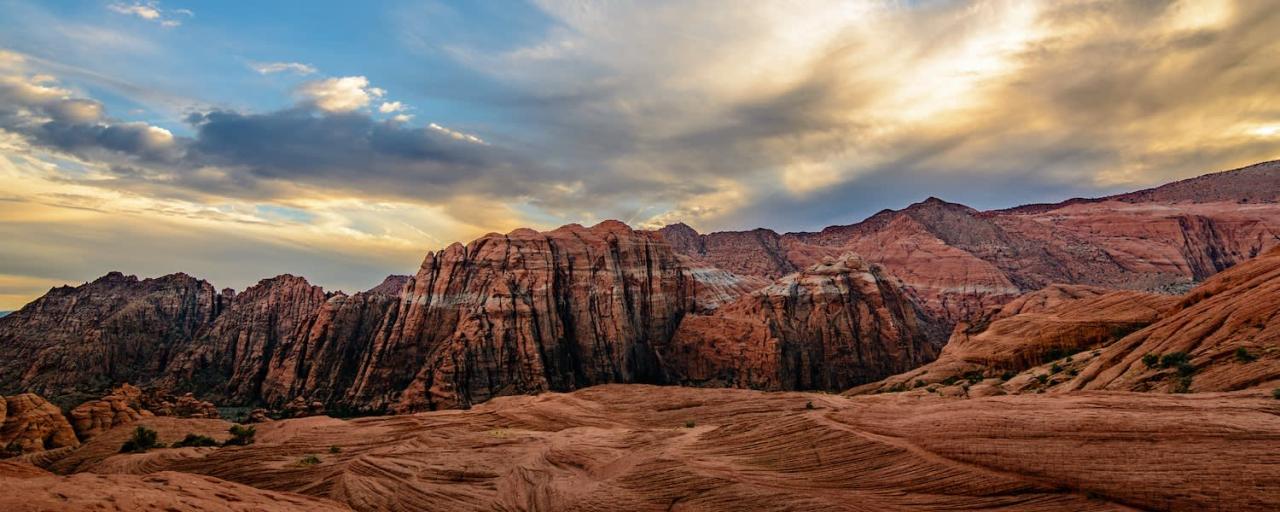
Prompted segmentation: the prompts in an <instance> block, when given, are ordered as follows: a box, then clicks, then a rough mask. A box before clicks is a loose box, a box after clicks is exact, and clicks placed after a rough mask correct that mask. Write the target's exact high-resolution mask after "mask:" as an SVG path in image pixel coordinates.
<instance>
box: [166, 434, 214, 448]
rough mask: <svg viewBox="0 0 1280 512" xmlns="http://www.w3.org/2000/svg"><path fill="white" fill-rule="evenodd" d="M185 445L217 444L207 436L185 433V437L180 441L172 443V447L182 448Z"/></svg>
mask: <svg viewBox="0 0 1280 512" xmlns="http://www.w3.org/2000/svg"><path fill="white" fill-rule="evenodd" d="M187 446H218V441H217V440H215V439H214V438H212V437H209V436H202V435H199V434H187V437H184V438H182V440H181V441H178V442H176V443H173V447H174V448H183V447H187Z"/></svg>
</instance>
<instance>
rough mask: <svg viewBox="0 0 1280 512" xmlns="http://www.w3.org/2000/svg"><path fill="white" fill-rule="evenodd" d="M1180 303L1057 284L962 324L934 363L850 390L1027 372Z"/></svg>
mask: <svg viewBox="0 0 1280 512" xmlns="http://www.w3.org/2000/svg"><path fill="white" fill-rule="evenodd" d="M1177 302H1178V298H1177V297H1173V296H1168V295H1157V294H1151V293H1142V292H1132V291H1110V290H1106V289H1103V288H1096V287H1088V286H1078V285H1052V286H1049V287H1047V288H1045V289H1043V290H1039V291H1036V292H1032V293H1028V294H1025V295H1023V296H1021V297H1018V298H1017V299H1014V300H1013V301H1012V302H1010V303H1008V304H1006V305H1004V306H1002V307H996V308H991V309H989V310H988V311H987V312H986V313H985V314H984V315H983V316H982V317H980V318H978V319H976V320H975V321H974V322H973V323H972V324H969V323H962V324H960V325H958V326H957V327H956V329H955V331H954V332H953V333H952V335H951V339H950V340H949V341H948V342H947V344H946V346H944V347H943V348H942V354H941V355H940V356H939V357H938V359H937V360H936V361H934V362H932V363H929V364H927V365H924V366H921V367H919V368H915V369H912V370H910V371H906V372H903V373H901V374H899V375H895V376H893V377H890V378H887V379H885V380H883V381H880V382H877V383H873V384H869V385H866V386H860V387H858V388H855V389H853V390H850V393H854V394H858V393H869V392H883V391H891V390H892V391H902V390H904V389H913V388H918V387H924V386H931V385H935V384H940V383H941V384H943V385H952V384H954V383H955V382H956V381H957V379H961V378H964V377H966V376H967V375H971V374H973V372H976V373H977V374H980V375H982V376H983V378H990V377H998V376H1000V375H1001V374H1003V373H1005V372H1014V373H1018V372H1022V371H1024V370H1027V369H1029V368H1032V367H1036V366H1039V365H1041V364H1042V363H1044V362H1046V360H1047V359H1060V358H1063V357H1064V356H1065V355H1066V354H1074V353H1077V352H1082V351H1085V350H1092V349H1095V348H1101V347H1104V346H1107V345H1109V344H1110V343H1112V342H1114V341H1116V340H1119V339H1120V338H1122V337H1124V336H1125V335H1127V334H1129V333H1132V332H1134V331H1136V330H1138V329H1141V328H1143V327H1146V326H1148V325H1150V324H1152V323H1154V322H1155V321H1157V320H1159V319H1160V317H1161V315H1162V314H1163V313H1165V312H1167V311H1168V310H1169V309H1170V308H1172V307H1173V306H1174V304H1176V303H1177ZM1055 354H1056V355H1055ZM1073 361H1074V360H1073ZM974 380H978V379H977V378H975V379H974ZM992 384H993V385H996V386H998V384H995V383H992Z"/></svg>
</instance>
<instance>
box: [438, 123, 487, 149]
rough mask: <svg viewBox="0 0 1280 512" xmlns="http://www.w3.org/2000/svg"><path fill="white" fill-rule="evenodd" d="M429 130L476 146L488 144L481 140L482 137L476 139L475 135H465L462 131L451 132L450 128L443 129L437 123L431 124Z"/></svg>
mask: <svg viewBox="0 0 1280 512" xmlns="http://www.w3.org/2000/svg"><path fill="white" fill-rule="evenodd" d="M427 128H430V129H432V130H435V131H437V132H440V133H443V134H445V135H448V136H450V137H453V138H455V139H458V140H461V141H466V142H471V143H474V144H488V143H487V142H485V141H484V140H483V139H481V138H480V137H476V136H475V135H472V134H470V133H463V132H460V131H457V130H451V129H449V128H445V127H443V126H440V125H438V124H436V123H431V124H429V125H427Z"/></svg>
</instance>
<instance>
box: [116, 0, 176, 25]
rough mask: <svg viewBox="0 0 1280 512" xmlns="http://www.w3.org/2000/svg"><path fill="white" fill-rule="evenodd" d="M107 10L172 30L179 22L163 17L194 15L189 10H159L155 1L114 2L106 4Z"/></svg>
mask: <svg viewBox="0 0 1280 512" xmlns="http://www.w3.org/2000/svg"><path fill="white" fill-rule="evenodd" d="M107 9H108V10H111V11H112V12H116V13H119V14H123V15H125V16H137V17H138V18H141V19H144V20H147V21H154V22H156V23H159V24H160V26H162V27H165V28H173V27H177V26H179V25H182V22H181V21H178V20H176V19H174V18H173V17H172V16H165V14H166V13H168V14H177V15H181V16H186V17H189V18H191V17H195V13H194V12H191V10H190V9H171V10H168V11H165V10H163V9H161V8H160V2H155V1H150V2H134V3H131V4H127V3H120V2H116V3H111V4H107Z"/></svg>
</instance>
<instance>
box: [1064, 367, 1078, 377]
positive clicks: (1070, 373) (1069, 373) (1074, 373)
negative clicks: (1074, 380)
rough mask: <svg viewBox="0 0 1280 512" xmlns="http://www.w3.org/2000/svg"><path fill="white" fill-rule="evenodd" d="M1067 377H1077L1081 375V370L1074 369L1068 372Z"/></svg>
mask: <svg viewBox="0 0 1280 512" xmlns="http://www.w3.org/2000/svg"><path fill="white" fill-rule="evenodd" d="M1067 375H1070V376H1072V377H1075V376H1076V375H1080V370H1077V369H1075V368H1072V369H1070V370H1067Z"/></svg>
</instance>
